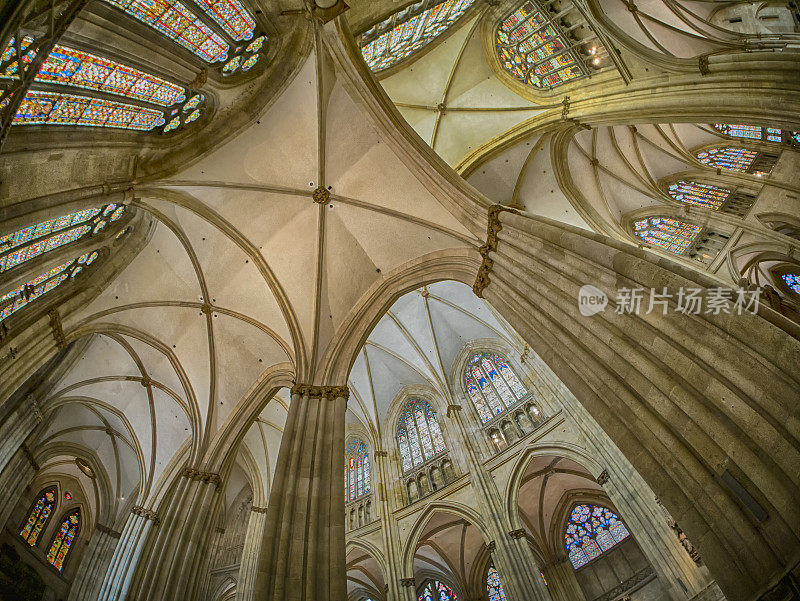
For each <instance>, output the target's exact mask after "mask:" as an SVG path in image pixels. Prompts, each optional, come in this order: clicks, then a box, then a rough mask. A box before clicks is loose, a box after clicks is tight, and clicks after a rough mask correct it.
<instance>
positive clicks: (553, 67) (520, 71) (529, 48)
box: [495, 0, 586, 88]
mask: <svg viewBox="0 0 800 601" xmlns="http://www.w3.org/2000/svg"><path fill="white" fill-rule="evenodd" d="M495 47H496V49H497V56H498V58H499V59H500V64H501V65H502V66H503V68H504V69H505V70H506V71H507V72H509V73H510V74H511V75H513V76H514V77H515V78H516V79H518V80H520V81H522V82H523V83H526V84H529V85H533V86H536V87H539V88H542V87H553V86H556V85H558V84H561V83H564V82H566V81H570V80H572V79H577V78H579V77H582V76H583V75H585V74H586V70H585V68H584V67H583V66H582V62H581V61H580V59H579V58H578V55H576V54H575V52H574V50H573V49H571V48H570V47H569V44H568V43H567V42H566V38H565V37H564V33H563V32H562V30H561V27H560V25H559V24H558V23H556V22H555V21H552V20H551V19H550V16H549V13H548V12H547V11H545V10H540V8H539V7H538V5H536V4H535V3H534V2H533V0H529V1H527V2H525V3H523V5H522V6H521V7H519V8H518V9H517V10H515V11H514V12H513V13H511V15H509V16H508V17H506V18H505V19H504V20H503V21H501V22H500V25H499V26H498V28H497V32H496V34H495Z"/></svg>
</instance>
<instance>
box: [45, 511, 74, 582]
mask: <svg viewBox="0 0 800 601" xmlns="http://www.w3.org/2000/svg"><path fill="white" fill-rule="evenodd" d="M80 527H81V512H80V509H76V510H75V511H73V512H71V513H70V514H69V515H67V517H66V518H64V521H63V522H61V528H59V530H58V532H57V533H56V535H55V537H53V543H52V544H51V545H50V550H49V551H48V552H47V561H48V563H50V564H52V566H53V567H54V568H55V569H57V570H58V571H59V572H60V571H61V570H62V569H63V568H64V562H65V561H66V560H67V557H68V556H69V552H70V551H71V549H72V545H73V543H74V542H75V539H76V538H77V537H78V533H79V532H80Z"/></svg>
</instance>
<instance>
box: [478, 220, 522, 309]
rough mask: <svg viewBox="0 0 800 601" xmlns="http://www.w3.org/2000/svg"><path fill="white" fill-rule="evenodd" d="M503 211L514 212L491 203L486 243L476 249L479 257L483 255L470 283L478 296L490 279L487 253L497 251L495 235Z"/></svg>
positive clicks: (492, 262)
mask: <svg viewBox="0 0 800 601" xmlns="http://www.w3.org/2000/svg"><path fill="white" fill-rule="evenodd" d="M503 211H509V212H516V210H515V209H512V208H511V207H505V206H503V205H492V206H490V207H489V218H488V223H487V225H486V243H485V244H483V245H482V246H481V247H480V248H479V249H478V252H479V253H480V255H481V257H483V262H482V263H481V266H480V267H479V268H478V274H477V276H476V278H475V283H474V284H473V285H472V291H473V292H474V293H475V296H477V297H478V298H483V291H484V290H485V289H486V287H487V286H488V285H489V282H490V281H491V280H490V278H489V274H490V273H491V272H492V267H493V266H494V261H492V259H490V258H489V253H491V252H495V251H497V243H498V239H497V235H498V234H499V233H500V230H502V229H503V226H502V224H501V223H500V213H502V212H503Z"/></svg>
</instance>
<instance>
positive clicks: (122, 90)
mask: <svg viewBox="0 0 800 601" xmlns="http://www.w3.org/2000/svg"><path fill="white" fill-rule="evenodd" d="M36 81H43V82H48V83H59V84H66V85H71V86H77V87H79V88H86V89H88V90H100V91H102V92H108V93H110V94H118V95H120V96H126V97H128V98H133V99H135V100H142V101H144V102H152V103H154V104H158V105H161V106H171V105H173V104H176V103H178V102H183V101H184V100H185V99H186V94H185V93H184V90H183V88H182V87H181V86H178V85H176V84H173V83H170V82H168V81H166V80H164V79H161V78H160V77H156V76H155V75H150V74H149V73H145V72H144V71H140V70H139V69H134V68H133V67H128V66H126V65H123V64H121V63H118V62H116V61H113V60H110V59H107V58H103V57H100V56H96V55H94V54H90V53H88V52H82V51H80V50H74V49H72V48H68V47H66V46H59V45H56V46H55V47H54V48H53V50H52V52H50V54H49V55H48V56H47V60H45V62H44V64H43V65H42V67H41V68H40V69H39V74H38V75H37V76H36Z"/></svg>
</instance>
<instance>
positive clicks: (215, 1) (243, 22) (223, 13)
mask: <svg viewBox="0 0 800 601" xmlns="http://www.w3.org/2000/svg"><path fill="white" fill-rule="evenodd" d="M194 1H195V3H196V4H197V5H198V6H199V7H200V8H202V9H203V10H204V11H205V13H206V14H207V15H208V16H209V17H211V18H212V19H214V21H216V23H217V25H219V26H220V27H222V29H224V30H225V33H227V34H228V35H229V36H231V38H232V39H233V40H235V41H237V42H243V41H245V40H249V39H250V38H251V37H253V31H254V30H255V28H256V23H255V21H253V18H252V17H251V16H250V14H249V13H248V12H247V10H246V9H245V7H244V6H242V4H241V2H239V0H194Z"/></svg>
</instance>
